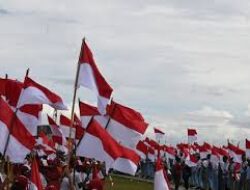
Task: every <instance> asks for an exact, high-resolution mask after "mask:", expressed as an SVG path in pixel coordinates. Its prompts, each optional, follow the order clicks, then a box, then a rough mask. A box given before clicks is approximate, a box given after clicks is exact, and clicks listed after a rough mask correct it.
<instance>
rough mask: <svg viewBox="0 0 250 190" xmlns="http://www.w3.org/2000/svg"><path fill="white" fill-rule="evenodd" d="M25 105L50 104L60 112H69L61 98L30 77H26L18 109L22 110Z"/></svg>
mask: <svg viewBox="0 0 250 190" xmlns="http://www.w3.org/2000/svg"><path fill="white" fill-rule="evenodd" d="M25 104H48V105H50V106H51V107H53V108H55V109H58V110H67V107H66V106H65V105H64V103H63V100H62V98H61V97H60V96H58V95H57V94H55V93H54V92H52V91H50V90H49V89H47V88H46V87H44V86H42V85H40V84H38V83H36V82H35V81H33V80H32V79H31V78H29V77H25V80H24V85H23V89H22V92H21V94H20V97H19V100H18V103H17V107H18V108H20V107H21V106H23V105H25Z"/></svg>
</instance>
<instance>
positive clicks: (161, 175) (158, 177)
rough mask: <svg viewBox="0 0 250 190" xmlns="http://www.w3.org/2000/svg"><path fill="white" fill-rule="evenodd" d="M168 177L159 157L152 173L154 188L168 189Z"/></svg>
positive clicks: (158, 189) (157, 189)
mask: <svg viewBox="0 0 250 190" xmlns="http://www.w3.org/2000/svg"><path fill="white" fill-rule="evenodd" d="M169 189H170V188H169V184H168V179H167V176H166V173H165V170H164V167H163V165H162V161H161V159H158V160H157V161H156V166H155V175H154V190H169Z"/></svg>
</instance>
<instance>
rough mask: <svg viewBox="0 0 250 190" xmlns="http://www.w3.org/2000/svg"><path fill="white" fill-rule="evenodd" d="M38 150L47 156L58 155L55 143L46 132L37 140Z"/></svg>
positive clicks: (40, 134) (41, 133)
mask: <svg viewBox="0 0 250 190" xmlns="http://www.w3.org/2000/svg"><path fill="white" fill-rule="evenodd" d="M36 148H37V149H38V150H40V153H42V154H45V155H49V154H53V153H56V150H55V143H54V142H53V140H51V139H49V138H48V137H47V135H46V134H45V133H44V132H40V133H39V135H38V139H37V140H36Z"/></svg>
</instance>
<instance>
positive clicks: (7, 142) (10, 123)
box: [0, 97, 36, 163]
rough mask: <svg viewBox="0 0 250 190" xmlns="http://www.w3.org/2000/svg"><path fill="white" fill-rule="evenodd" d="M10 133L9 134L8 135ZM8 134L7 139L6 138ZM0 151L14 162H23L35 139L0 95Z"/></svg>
mask: <svg viewBox="0 0 250 190" xmlns="http://www.w3.org/2000/svg"><path fill="white" fill-rule="evenodd" d="M9 135H10V136H9ZM8 136H9V139H8ZM0 139H1V142H2V143H1V144H0V152H1V153H2V154H4V151H5V149H6V152H5V156H9V158H10V161H12V162H14V163H18V162H23V161H24V159H25V157H26V155H27V154H28V153H30V151H31V150H32V149H33V148H34V146H35V143H36V141H35V139H34V137H33V136H32V135H31V134H30V132H29V131H28V130H27V129H26V128H25V126H24V125H23V123H22V122H21V121H20V120H19V119H18V117H17V116H16V114H15V112H14V111H13V110H12V109H11V108H10V106H9V105H8V103H6V102H5V101H4V100H3V99H2V98H1V97H0Z"/></svg>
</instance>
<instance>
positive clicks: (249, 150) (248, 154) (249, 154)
mask: <svg viewBox="0 0 250 190" xmlns="http://www.w3.org/2000/svg"><path fill="white" fill-rule="evenodd" d="M246 157H247V158H250V141H249V140H247V139H246Z"/></svg>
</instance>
